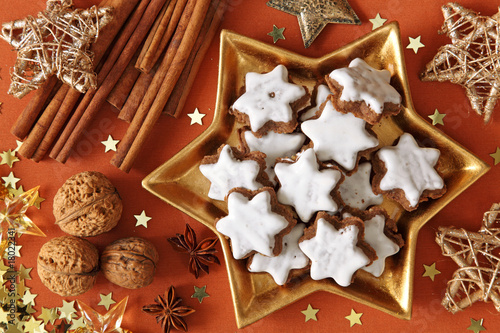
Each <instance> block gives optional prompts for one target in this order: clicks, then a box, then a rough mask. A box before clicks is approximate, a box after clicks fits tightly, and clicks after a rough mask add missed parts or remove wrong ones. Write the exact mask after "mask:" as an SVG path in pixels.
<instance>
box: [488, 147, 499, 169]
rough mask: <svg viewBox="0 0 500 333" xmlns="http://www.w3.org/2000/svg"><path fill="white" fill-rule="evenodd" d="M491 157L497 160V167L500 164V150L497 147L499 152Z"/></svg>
mask: <svg viewBox="0 0 500 333" xmlns="http://www.w3.org/2000/svg"><path fill="white" fill-rule="evenodd" d="M490 156H491V157H493V159H494V160H495V165H497V164H498V163H500V148H499V147H497V151H496V152H494V153H493V154H490Z"/></svg>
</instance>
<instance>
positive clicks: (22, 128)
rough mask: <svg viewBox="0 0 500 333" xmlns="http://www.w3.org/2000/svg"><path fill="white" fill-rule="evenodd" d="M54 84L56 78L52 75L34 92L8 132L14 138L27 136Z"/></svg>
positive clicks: (21, 138)
mask: <svg viewBox="0 0 500 333" xmlns="http://www.w3.org/2000/svg"><path fill="white" fill-rule="evenodd" d="M56 83H57V77H56V76H55V75H53V76H51V77H49V79H48V80H47V81H46V82H45V83H44V84H43V85H42V86H41V87H40V88H38V89H37V90H36V92H35V96H33V98H32V99H31V100H30V101H29V102H28V105H26V107H25V108H24V110H23V112H22V113H21V114H20V115H19V117H18V118H17V120H16V122H15V123H14V125H13V126H12V128H11V130H10V132H11V133H12V134H14V136H15V137H16V138H18V139H20V140H23V139H24V138H25V137H26V136H27V135H28V133H29V132H30V130H31V127H32V126H33V124H34V123H35V121H36V119H37V118H38V116H39V114H40V112H41V111H42V108H43V106H44V104H45V102H46V101H47V99H48V98H49V95H50V93H51V92H52V90H53V89H54V87H55V85H56Z"/></svg>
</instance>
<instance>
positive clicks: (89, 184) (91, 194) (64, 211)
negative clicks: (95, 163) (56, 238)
mask: <svg viewBox="0 0 500 333" xmlns="http://www.w3.org/2000/svg"><path fill="white" fill-rule="evenodd" d="M122 210H123V204H122V200H121V198H120V195H119V194H118V191H117V190H116V188H115V187H114V186H113V184H111V182H110V181H109V179H108V178H106V176H105V175H103V174H102V173H100V172H95V171H86V172H82V173H79V174H76V175H73V176H71V177H70V178H68V180H66V182H65V183H64V184H63V185H62V187H61V188H60V189H59V190H58V191H57V193H56V195H55V197H54V207H53V212H54V217H55V218H56V224H57V225H59V227H60V228H61V230H62V231H64V232H66V233H68V234H70V235H73V236H80V237H89V236H96V235H99V234H102V233H104V232H107V231H109V230H111V229H113V228H114V227H115V226H116V225H117V224H118V221H119V220H120V217H121V215H122Z"/></svg>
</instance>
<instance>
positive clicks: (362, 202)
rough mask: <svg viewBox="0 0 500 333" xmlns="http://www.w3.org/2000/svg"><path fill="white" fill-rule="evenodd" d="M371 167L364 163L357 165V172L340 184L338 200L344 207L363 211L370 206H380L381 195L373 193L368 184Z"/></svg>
mask: <svg viewBox="0 0 500 333" xmlns="http://www.w3.org/2000/svg"><path fill="white" fill-rule="evenodd" d="M371 171H372V165H371V164H370V163H369V162H365V163H362V164H360V165H359V167H358V170H356V172H355V173H353V174H352V175H351V176H346V177H345V179H344V181H343V182H342V184H340V187H339V192H340V198H341V199H342V201H343V202H344V204H345V205H346V206H349V207H351V208H355V209H359V210H365V209H366V208H367V207H368V206H371V205H380V204H381V203H382V201H384V198H383V197H382V195H381V194H375V193H373V189H372V184H371V183H370V173H371Z"/></svg>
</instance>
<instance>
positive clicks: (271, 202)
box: [215, 188, 295, 259]
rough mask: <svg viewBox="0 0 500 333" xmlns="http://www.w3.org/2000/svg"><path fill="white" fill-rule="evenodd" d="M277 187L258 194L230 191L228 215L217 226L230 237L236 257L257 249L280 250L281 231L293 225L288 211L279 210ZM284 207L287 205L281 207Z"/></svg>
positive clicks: (266, 252) (272, 252)
mask: <svg viewBox="0 0 500 333" xmlns="http://www.w3.org/2000/svg"><path fill="white" fill-rule="evenodd" d="M276 204H277V201H276V197H275V193H274V190H272V189H271V188H267V189H262V190H260V191H258V192H257V193H256V194H252V193H251V192H250V193H248V191H246V192H245V191H244V190H236V191H233V192H231V193H230V194H229V195H228V197H227V210H228V215H227V216H225V217H223V218H221V219H219V220H217V221H216V224H215V228H216V229H217V231H219V232H220V233H221V234H223V235H225V236H227V237H229V238H230V239H231V250H232V252H233V257H234V258H235V259H243V258H245V257H246V256H248V255H249V254H251V253H252V252H254V251H256V252H259V253H261V254H263V255H265V256H273V255H277V254H279V251H281V237H278V234H280V233H282V232H284V231H285V229H287V228H291V227H293V225H294V224H295V221H294V220H292V219H291V212H289V214H286V213H285V216H286V217H285V216H284V215H283V214H280V213H278V212H276V208H273V206H276ZM282 210H284V208H282Z"/></svg>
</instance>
